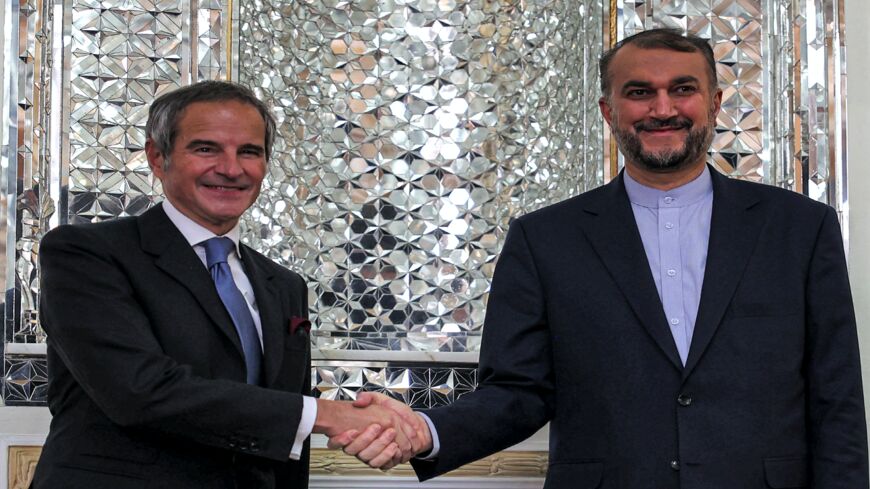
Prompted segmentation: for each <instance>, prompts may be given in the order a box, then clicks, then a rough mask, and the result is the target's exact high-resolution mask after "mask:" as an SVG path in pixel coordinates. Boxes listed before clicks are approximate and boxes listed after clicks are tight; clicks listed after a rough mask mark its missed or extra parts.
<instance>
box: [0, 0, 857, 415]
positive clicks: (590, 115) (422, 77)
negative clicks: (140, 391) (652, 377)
mask: <svg viewBox="0 0 870 489" xmlns="http://www.w3.org/2000/svg"><path fill="white" fill-rule="evenodd" d="M5 8H6V9H7V11H6V16H7V17H6V18H7V20H8V19H13V20H12V21H11V22H9V23H8V25H9V26H10V27H11V28H10V29H8V30H6V31H5V32H4V36H5V37H4V39H3V43H4V48H5V49H7V50H8V51H7V52H9V53H12V54H11V55H10V56H8V57H7V67H6V69H5V71H4V82H3V90H4V93H5V94H6V100H8V101H9V104H8V106H7V107H4V108H3V110H2V117H3V122H2V124H0V130H2V131H3V133H2V134H3V140H2V144H3V147H2V152H0V158H2V160H0V164H2V168H3V175H2V177H0V183H3V182H6V188H7V195H8V200H7V202H6V203H8V212H6V213H5V214H6V218H5V223H8V225H9V230H10V231H9V233H8V234H7V236H8V238H7V250H8V253H7V260H6V271H5V280H6V284H7V285H6V289H7V293H6V301H5V305H6V314H5V325H6V328H5V334H6V338H5V343H4V348H5V350H4V391H3V399H4V401H5V402H6V403H7V404H10V405H11V404H39V403H41V402H44V399H45V386H46V385H47V382H48V379H47V378H46V375H45V371H46V369H45V361H44V348H45V346H44V341H45V337H44V334H43V333H42V330H41V329H40V328H39V319H38V315H37V312H36V309H35V304H36V301H37V299H38V287H37V283H38V267H37V256H38V239H39V237H40V236H41V235H42V234H43V233H44V232H46V231H47V230H48V229H50V228H52V227H54V226H56V225H58V224H61V223H65V222H86V221H94V220H102V219H109V218H113V217H116V216H122V215H131V214H137V213H139V212H141V211H142V210H144V209H146V208H147V207H148V206H150V205H152V204H153V203H154V202H155V201H157V200H159V197H158V196H159V193H160V192H159V184H158V183H157V182H156V181H155V180H154V179H153V178H152V176H151V175H150V173H149V171H148V169H147V165H146V163H145V159H144V154H143V152H142V147H143V144H144V134H143V130H144V124H145V117H146V113H147V107H148V104H149V103H150V102H151V100H153V99H154V97H156V96H157V95H159V94H160V93H163V92H164V91H166V90H171V89H173V88H175V87H177V86H180V85H185V84H188V83H190V82H191V81H195V80H200V79H208V78H224V79H225V78H230V79H237V80H239V81H242V82H244V83H248V84H250V85H252V86H253V87H254V88H255V89H256V90H257V91H258V93H259V95H260V96H262V97H263V98H264V99H265V100H267V101H268V103H270V104H271V105H272V106H273V107H274V108H275V111H276V115H277V116H278V118H279V120H280V121H281V122H282V126H281V131H282V140H281V142H280V143H279V145H278V147H277V148H276V149H277V154H276V155H275V158H274V161H273V162H272V168H271V170H270V175H269V180H268V181H267V182H266V185H265V186H264V187H265V188H264V191H263V195H262V198H261V199H260V200H259V202H258V203H257V204H256V205H255V207H254V209H253V210H252V212H251V213H250V215H249V216H248V217H247V218H246V219H245V225H246V230H247V236H248V238H247V239H248V240H249V242H250V243H251V244H252V245H253V246H255V247H257V248H258V249H260V250H262V251H263V252H265V253H267V254H269V255H270V256H271V257H273V258H274V259H276V260H278V261H280V262H282V263H284V264H286V265H288V266H290V267H293V268H294V269H296V270H299V271H300V272H302V273H303V274H304V275H305V276H306V277H307V278H308V280H309V283H310V285H311V288H310V298H311V300H310V303H311V304H312V319H314V320H315V323H316V329H315V331H314V333H315V339H316V345H315V347H316V348H317V349H319V350H320V351H321V352H327V351H328V350H330V351H331V352H328V353H329V355H327V357H328V358H331V359H333V360H330V361H319V362H318V364H317V365H316V367H315V369H314V371H313V372H312V376H313V379H314V385H315V388H314V390H315V393H317V395H322V396H329V397H334V398H348V397H352V396H353V395H354V393H355V392H356V391H357V390H359V389H375V390H382V391H385V392H388V393H390V394H392V395H395V396H397V397H402V398H404V399H405V400H410V401H413V402H415V403H417V405H420V406H424V405H433V404H432V403H441V402H449V401H451V400H452V399H453V398H455V395H459V394H461V393H463V392H466V391H467V390H470V389H471V388H473V385H474V383H475V380H474V378H473V375H472V373H471V372H473V371H472V370H469V368H470V367H471V366H469V367H467V368H466V367H461V366H456V365H452V364H440V363H438V362H434V361H433V360H432V358H438V359H443V358H444V357H433V356H427V355H428V354H427V353H426V351H439V352H452V353H451V354H454V355H455V354H459V352H474V351H476V350H477V348H478V347H479V337H480V332H481V326H482V319H483V311H484V306H485V300H486V292H487V289H488V286H489V278H490V277H491V274H492V269H493V266H494V263H495V259H496V257H497V254H498V251H499V249H500V246H501V241H502V239H503V237H504V233H505V231H506V229H507V225H508V223H509V222H510V219H511V218H513V217H515V216H517V215H520V214H523V213H525V212H528V211H530V210H532V209H535V208H537V207H540V206H542V205H546V204H548V203H552V202H556V201H558V200H561V199H564V198H566V197H568V196H570V195H573V194H576V193H578V192H580V191H583V190H585V189H587V188H591V187H594V186H597V185H599V184H601V183H603V182H604V181H605V180H606V179H608V178H610V177H611V176H612V175H613V171H612V168H611V166H610V162H609V161H606V160H605V157H606V156H607V155H608V151H607V149H608V147H609V145H608V141H607V140H606V138H607V135H606V134H604V135H602V133H604V132H606V131H604V128H603V127H602V123H601V120H600V117H599V116H598V112H597V110H598V109H597V98H598V93H597V83H598V80H597V77H598V74H597V71H596V70H597V65H596V61H597V59H598V56H599V55H600V53H601V52H602V50H603V48H604V46H606V45H609V43H610V42H611V41H612V40H614V39H620V38H623V37H625V36H626V35H630V34H632V33H634V32H637V31H638V30H641V29H647V28H651V27H656V26H662V25H667V26H674V27H678V28H682V29H686V30H689V31H692V32H695V33H699V34H701V35H703V36H706V37H710V38H711V39H712V41H713V43H714V45H715V51H716V54H717V56H718V57H719V58H720V62H719V66H718V71H719V76H720V78H721V81H722V88H723V90H724V91H725V95H724V97H723V113H722V114H721V115H720V118H719V125H720V127H719V129H718V130H717V137H716V140H715V142H714V148H713V150H714V151H713V155H712V158H713V160H714V161H715V162H716V164H717V166H718V167H719V169H720V170H722V171H723V172H725V173H728V174H731V175H733V176H735V177H738V178H748V179H753V180H758V181H763V182H766V183H771V184H775V185H780V186H784V187H787V188H791V189H794V190H796V191H799V192H803V193H806V194H808V195H810V196H812V197H813V198H816V199H819V200H823V201H827V202H829V203H831V204H833V205H835V206H836V207H838V209H840V210H843V209H844V206H841V204H842V203H843V202H845V195H844V194H843V193H842V189H844V188H845V187H844V183H845V181H844V175H845V164H844V161H843V154H842V147H843V137H844V127H843V125H844V122H843V120H842V107H843V100H842V95H841V90H842V86H843V85H842V77H843V76H844V74H843V70H842V67H841V60H842V46H841V42H842V36H841V26H840V25H839V24H838V19H839V17H840V15H841V12H842V6H841V5H840V4H839V3H838V2H837V1H836V0H818V1H816V2H809V3H806V2H799V1H797V0H739V1H738V0H729V1H723V0H689V1H686V0H679V1H671V0H667V1H665V0H659V1H640V0H634V1H631V0H624V1H622V2H616V1H613V2H608V1H604V2H603V3H602V2H601V1H600V0H595V1H593V0H584V1H573V2H568V1H545V0H540V1H524V2H519V1H510V0H507V1H500V2H499V1H492V0H489V1H469V0H464V1H461V0H438V1H434V0H419V1H389V2H384V1H366V0H362V1H354V2H345V1H337V2H336V1H316V2H315V1H298V2H275V3H270V2H268V1H265V0H252V1H248V2H242V3H238V2H234V3H224V2H216V1H207V0H204V1H194V2H179V1H178V0H158V1H156V2H154V1H141V2H140V1H137V0H125V1H115V0H102V1H98V0H84V1H83V0H57V2H55V3H54V4H52V3H45V2H36V1H34V0H31V1H25V2H19V1H18V0H7V1H6V4H5ZM602 138H604V140H602ZM2 204H4V203H3V202H0V205H2ZM348 350H380V351H379V352H368V353H367V355H368V356H367V357H366V358H370V359H373V360H378V361H369V362H363V363H359V362H356V361H350V360H341V358H343V357H342V354H343V353H348V354H350V353H360V352H352V351H348ZM396 350H406V351H405V352H404V353H403V356H402V357H401V358H402V359H403V360H402V362H405V361H406V360H407V359H408V358H409V357H408V355H409V354H411V355H412V356H413V355H414V354H415V353H414V351H416V353H419V356H420V359H421V360H423V361H424V363H418V362H415V363H410V364H408V363H401V362H398V361H390V360H391V357H393V356H394V355H392V354H393V353H397V352H396ZM408 350H411V352H408ZM461 355H466V356H464V357H462V358H464V359H468V358H470V357H468V356H467V353H462V354H461ZM472 355H473V353H472ZM344 358H347V359H352V358H358V357H354V356H353V355H349V356H347V355H346V356H345V357H344ZM398 358H399V357H396V358H394V360H398ZM381 360H382V361H381ZM450 386H452V387H450ZM451 393H453V394H451ZM407 396H410V397H407ZM451 396H454V397H451ZM427 403H428V404H427Z"/></svg>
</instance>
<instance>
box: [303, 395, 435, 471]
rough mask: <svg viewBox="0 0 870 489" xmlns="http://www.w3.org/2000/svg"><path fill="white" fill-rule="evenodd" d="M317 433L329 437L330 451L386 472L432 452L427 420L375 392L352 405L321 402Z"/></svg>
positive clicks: (316, 421) (315, 428)
mask: <svg viewBox="0 0 870 489" xmlns="http://www.w3.org/2000/svg"><path fill="white" fill-rule="evenodd" d="M314 432H315V433H323V434H325V435H327V436H329V444H328V446H329V448H333V449H337V448H341V449H342V450H344V452H345V453H347V454H348V455H353V456H355V457H356V458H358V459H359V460H361V461H362V462H365V463H367V464H368V465H369V466H371V467H373V468H376V469H382V470H388V469H391V468H393V467H395V466H396V465H398V464H401V463H405V462H407V461H408V460H410V459H411V458H412V457H414V456H415V455H418V454H421V453H426V452H429V451H431V450H432V435H431V434H430V433H429V424H428V423H427V422H426V420H424V419H423V416H422V415H420V414H419V413H415V412H414V411H413V410H411V408H410V407H408V406H407V405H406V404H404V403H402V402H399V401H397V400H395V399H392V398H390V397H388V396H385V395H383V394H378V393H374V392H361V393H360V394H359V395H358V396H357V399H356V400H355V401H353V402H352V403H351V402H347V401H329V400H325V399H318V400H317V419H316V420H315V422H314Z"/></svg>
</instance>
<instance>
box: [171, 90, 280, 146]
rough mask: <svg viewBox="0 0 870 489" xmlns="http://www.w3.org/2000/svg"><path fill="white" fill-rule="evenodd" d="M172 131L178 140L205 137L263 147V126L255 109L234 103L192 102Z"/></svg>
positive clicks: (264, 128)
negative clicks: (244, 141) (231, 139)
mask: <svg viewBox="0 0 870 489" xmlns="http://www.w3.org/2000/svg"><path fill="white" fill-rule="evenodd" d="M175 130H176V131H177V134H176V136H177V137H178V138H180V139H182V138H185V137H197V138H200V137H201V136H202V134H203V133H206V134H211V135H212V137H211V138H210V139H213V138H217V137H230V136H232V137H233V138H234V139H235V138H242V139H256V140H258V141H257V144H263V142H264V140H265V137H266V122H265V121H264V120H263V116H261V115H260V112H259V111H258V110H257V108H256V107H254V106H253V105H250V104H246V103H244V102H240V101H237V100H221V101H213V102H194V103H192V104H190V105H188V106H187V107H185V109H184V111H182V112H181V115H180V117H179V118H178V122H177V124H176V127H175Z"/></svg>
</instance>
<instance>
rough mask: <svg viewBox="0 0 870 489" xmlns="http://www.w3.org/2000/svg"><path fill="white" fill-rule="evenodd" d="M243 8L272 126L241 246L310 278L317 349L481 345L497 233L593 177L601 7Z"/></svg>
mask: <svg viewBox="0 0 870 489" xmlns="http://www.w3.org/2000/svg"><path fill="white" fill-rule="evenodd" d="M240 10H241V12H240V13H241V21H240V32H241V36H240V41H239V44H240V46H239V52H240V57H239V60H240V70H239V79H240V80H241V81H243V82H244V83H247V84H249V85H251V86H255V87H258V91H259V93H260V94H261V95H262V97H263V98H264V99H266V100H268V101H269V102H270V103H272V104H273V105H274V106H275V109H276V112H277V113H278V114H279V118H280V120H281V121H282V122H283V124H282V136H283V138H282V139H283V145H280V146H279V147H278V154H277V156H276V157H275V167H276V168H275V169H274V170H273V171H272V172H271V174H270V175H269V177H268V178H269V183H268V184H267V185H266V191H265V192H264V194H265V195H264V196H263V198H261V199H260V201H259V202H258V205H257V208H256V209H255V210H254V213H253V216H252V219H251V220H250V221H249V224H250V225H251V227H252V228H253V229H252V230H253V231H254V232H252V233H250V236H252V239H251V241H252V243H253V244H254V246H255V247H256V248H259V249H263V250H267V252H268V253H269V255H270V256H272V257H273V258H274V259H276V260H279V261H283V262H284V263H286V264H287V265H289V266H291V267H293V268H296V269H300V270H302V271H303V273H304V274H305V275H306V276H308V277H311V278H312V279H313V283H312V285H313V286H312V288H311V297H310V301H309V302H310V303H311V304H315V306H314V308H313V309H314V311H316V319H317V325H318V328H317V331H316V336H315V338H316V346H317V347H319V348H323V349H380V350H434V351H474V350H477V348H478V346H479V338H480V336H479V335H480V331H481V327H482V325H483V317H484V310H485V298H486V293H487V291H488V289H489V283H490V279H491V277H492V273H493V268H494V265H495V259H496V256H497V254H498V251H499V248H500V245H501V242H502V240H503V238H504V235H505V233H506V232H507V228H508V224H509V222H510V220H511V219H512V218H513V217H515V216H517V215H520V214H523V213H526V212H529V211H530V210H533V209H536V208H538V207H541V206H543V205H546V204H550V203H554V202H558V201H560V200H562V199H565V198H567V197H569V196H572V195H576V194H577V193H579V192H582V191H583V190H585V189H588V188H593V187H596V186H598V185H601V184H602V183H603V182H604V179H603V165H602V163H603V159H602V157H601V155H600V152H599V149H598V148H601V146H602V139H601V138H602V127H601V124H602V122H601V118H600V117H599V116H598V91H597V83H598V71H597V66H596V63H595V60H597V59H598V57H599V56H600V55H601V52H602V46H603V39H602V34H603V27H602V26H603V24H602V13H603V7H602V5H601V4H600V2H599V1H597V0H583V1H577V0H564V1H562V0H554V1H531V2H494V1H489V0H447V1H434V0H396V1H388V2H383V1H374V0H371V1H353V2H329V1H326V2H291V3H287V2H283V1H276V2H272V1H270V0H253V1H250V2H246V3H243V4H242V5H241V7H240ZM261 12H280V15H266V14H262V13H261Z"/></svg>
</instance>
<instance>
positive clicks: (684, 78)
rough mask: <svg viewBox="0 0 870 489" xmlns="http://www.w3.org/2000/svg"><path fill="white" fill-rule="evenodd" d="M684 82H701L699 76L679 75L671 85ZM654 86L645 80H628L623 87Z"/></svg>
mask: <svg viewBox="0 0 870 489" xmlns="http://www.w3.org/2000/svg"><path fill="white" fill-rule="evenodd" d="M684 83H700V80H698V78H697V77H694V76H691V75H685V76H678V77H676V78H674V79H673V80H671V81H670V84H671V85H682V84H684ZM651 86H652V83H650V82H648V81H643V80H628V81H627V82H625V83H623V84H622V89H623V90H625V89H627V88H632V87H640V88H649V87H651Z"/></svg>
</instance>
